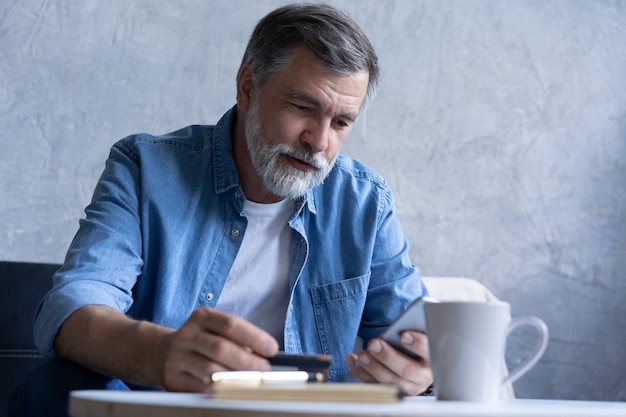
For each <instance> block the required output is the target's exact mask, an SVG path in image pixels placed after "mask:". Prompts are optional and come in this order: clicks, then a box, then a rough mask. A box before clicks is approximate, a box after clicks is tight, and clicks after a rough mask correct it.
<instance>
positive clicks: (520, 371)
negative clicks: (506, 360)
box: [502, 316, 548, 384]
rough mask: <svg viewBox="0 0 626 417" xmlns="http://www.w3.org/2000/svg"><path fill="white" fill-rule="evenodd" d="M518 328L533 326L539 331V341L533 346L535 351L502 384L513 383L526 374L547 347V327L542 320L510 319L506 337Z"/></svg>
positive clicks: (527, 318)
mask: <svg viewBox="0 0 626 417" xmlns="http://www.w3.org/2000/svg"><path fill="white" fill-rule="evenodd" d="M519 326H533V327H534V328H536V329H537V330H538V331H539V336H540V337H539V341H538V342H537V345H536V346H535V349H534V351H533V352H532V354H531V355H530V356H529V357H528V358H527V359H526V360H525V361H524V362H522V363H521V364H520V365H519V366H518V367H517V368H515V369H514V370H513V371H511V372H509V375H508V376H507V377H506V378H504V380H502V384H506V383H508V382H513V381H515V380H516V379H518V378H519V377H521V376H522V375H524V374H525V373H526V372H528V371H529V370H530V368H532V367H533V366H534V365H535V364H536V363H537V362H538V361H539V359H540V358H541V355H543V353H544V352H545V350H546V347H547V346H548V326H546V324H545V323H544V322H543V320H541V319H540V318H538V317H533V316H524V317H516V318H513V319H511V322H510V323H509V325H508V327H507V332H506V335H507V337H508V336H509V334H511V332H512V331H513V330H514V329H516V328H517V327H519Z"/></svg>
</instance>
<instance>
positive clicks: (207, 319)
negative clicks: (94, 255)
mask: <svg viewBox="0 0 626 417" xmlns="http://www.w3.org/2000/svg"><path fill="white" fill-rule="evenodd" d="M193 315H196V316H197V320H198V323H199V324H200V325H201V326H202V327H203V328H204V330H206V331H208V332H209V333H213V334H218V335H222V336H224V337H225V338H226V339H228V340H230V341H232V342H234V343H236V344H238V345H241V346H245V347H249V348H251V349H252V350H253V351H254V352H256V353H258V354H259V355H261V356H266V357H267V356H273V355H275V354H276V352H278V342H276V340H275V339H274V338H273V337H272V336H271V335H270V334H269V333H267V332H266V331H264V330H262V329H260V328H259V327H257V326H255V325H253V324H252V323H250V322H249V321H247V320H244V319H242V318H240V317H236V316H233V315H230V314H226V313H223V312H221V311H218V310H214V309H210V308H200V309H198V310H196V311H195V312H194V313H193Z"/></svg>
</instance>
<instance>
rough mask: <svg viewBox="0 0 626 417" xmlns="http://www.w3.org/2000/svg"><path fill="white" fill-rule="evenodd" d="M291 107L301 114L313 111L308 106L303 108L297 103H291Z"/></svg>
mask: <svg viewBox="0 0 626 417" xmlns="http://www.w3.org/2000/svg"><path fill="white" fill-rule="evenodd" d="M291 105H292V106H293V108H294V109H296V110H297V111H299V112H303V113H308V112H310V111H311V109H310V108H308V107H307V106H302V105H300V104H297V103H291Z"/></svg>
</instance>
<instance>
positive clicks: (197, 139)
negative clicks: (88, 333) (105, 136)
mask: <svg viewBox="0 0 626 417" xmlns="http://www.w3.org/2000/svg"><path fill="white" fill-rule="evenodd" d="M214 130H215V126H213V125H190V126H186V127H183V128H181V129H178V130H175V131H173V132H170V133H166V134H162V135H154V134H150V133H135V134H132V135H129V136H126V137H125V138H123V139H121V140H119V141H118V142H117V143H115V145H113V146H114V147H117V148H120V149H121V150H123V151H124V152H126V153H129V154H135V153H137V152H139V151H140V149H141V148H142V147H149V148H155V147H156V148H161V147H164V148H175V149H181V150H186V151H189V152H199V151H202V150H204V149H206V148H207V147H210V146H211V144H212V137H213V135H212V133H213V131H214Z"/></svg>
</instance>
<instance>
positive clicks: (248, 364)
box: [55, 305, 278, 392]
mask: <svg viewBox="0 0 626 417" xmlns="http://www.w3.org/2000/svg"><path fill="white" fill-rule="evenodd" d="M55 349H56V351H57V354H58V356H59V357H61V358H64V359H68V360H71V361H74V362H76V363H78V364H80V365H82V366H85V367H87V368H90V369H93V370H94V371H96V372H99V373H103V374H106V375H110V376H113V377H116V378H120V379H122V380H124V381H128V382H132V383H135V384H140V385H149V386H162V387H164V388H166V389H168V390H171V391H193V392H202V391H208V390H209V388H210V387H209V386H208V385H206V384H205V383H204V382H203V379H205V378H206V377H207V376H209V375H211V374H212V373H213V372H216V371H219V370H225V369H245V370H267V369H269V366H270V365H269V362H268V361H267V359H265V357H267V356H272V355H274V354H275V353H276V352H277V350H278V344H277V342H276V340H274V338H272V336H270V335H269V334H268V333H266V332H265V331H263V330H261V329H259V328H257V327H256V326H254V325H252V324H251V323H249V322H247V321H245V320H243V319H240V318H237V317H234V316H231V315H228V314H224V313H221V312H219V311H217V310H212V309H209V308H201V309H198V310H196V311H195V312H194V313H193V314H192V316H191V317H190V318H189V320H187V322H186V323H185V324H184V325H183V326H182V327H181V328H180V329H178V330H174V329H170V328H167V327H163V326H160V325H157V324H154V323H150V322H147V321H138V320H134V319H131V318H129V317H127V316H126V315H124V314H122V313H121V312H119V311H117V310H115V309H112V308H109V307H105V306H98V305H92V306H87V307H83V308H81V309H79V310H77V311H76V312H74V313H73V314H72V315H71V316H70V317H69V318H68V319H67V320H66V321H65V323H64V324H63V326H62V327H61V329H60V331H59V333H58V335H57V338H56V341H55Z"/></svg>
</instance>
